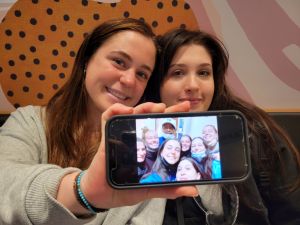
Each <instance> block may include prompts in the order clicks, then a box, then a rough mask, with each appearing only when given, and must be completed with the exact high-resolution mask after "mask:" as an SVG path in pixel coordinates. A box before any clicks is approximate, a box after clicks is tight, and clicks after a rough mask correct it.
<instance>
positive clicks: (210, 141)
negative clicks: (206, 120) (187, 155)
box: [202, 126, 218, 147]
mask: <svg viewBox="0 0 300 225" xmlns="http://www.w3.org/2000/svg"><path fill="white" fill-rule="evenodd" d="M202 136H203V139H204V141H205V143H206V145H207V146H209V147H214V146H215V145H216V144H217V142H218V133H217V132H216V130H215V129H214V128H213V127H212V126H205V127H204V128H203V131H202Z"/></svg>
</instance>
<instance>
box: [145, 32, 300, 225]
mask: <svg viewBox="0 0 300 225" xmlns="http://www.w3.org/2000/svg"><path fill="white" fill-rule="evenodd" d="M160 45H161V48H162V49H161V54H160V60H159V65H158V66H157V68H156V71H155V73H156V74H157V75H158V76H157V77H156V79H155V80H154V81H153V82H152V83H151V86H152V87H153V89H152V94H151V95H150V94H149V95H148V100H149V101H154V102H163V103H165V104H166V105H167V106H172V105H176V104H178V103H181V102H183V101H189V102H190V105H191V111H198V112H201V111H207V110H227V109H230V110H233V109H234V110H239V111H241V112H242V113H243V114H244V115H245V117H246V119H247V122H248V123H247V124H248V129H249V141H250V146H251V147H250V149H251V160H252V174H251V176H250V177H249V178H248V179H247V180H245V181H244V182H242V183H239V184H235V185H215V186H214V188H215V190H216V192H215V193H210V194H208V193H206V194H204V193H203V191H202V190H203V189H205V185H203V186H198V190H199V195H200V196H199V197H198V198H194V199H192V198H186V199H185V201H184V205H183V207H182V208H183V209H184V212H183V214H184V217H186V220H188V221H191V217H193V218H194V221H197V222H195V224H196V223H197V224H204V222H203V223H201V221H203V220H207V221H206V223H208V224H234V223H238V224H260V225H264V224H299V223H300V217H299V215H300V188H299V183H300V179H299V178H300V173H299V170H300V166H299V165H300V158H299V152H298V151H297V149H296V148H295V146H294V145H293V143H292V142H291V141H290V139H289V138H288V137H287V135H286V134H285V132H283V130H282V129H281V128H280V127H279V126H278V125H277V124H276V123H275V122H274V121H273V120H272V119H271V118H270V117H269V116H268V114H267V113H266V112H264V111H263V110H262V109H260V108H258V107H257V106H255V105H253V104H250V103H248V102H246V101H244V100H243V99H241V98H239V97H238V96H236V95H234V94H233V93H232V92H231V91H230V89H229V87H228V85H227V83H226V76H225V74H226V72H227V68H228V53H227V50H226V48H225V47H224V45H223V43H222V42H221V41H220V40H219V39H217V38H216V37H214V36H212V35H210V34H208V33H206V32H203V31H199V30H196V31H191V30H187V29H175V30H172V31H170V32H168V33H166V34H165V35H163V36H162V37H161V38H160ZM233 163H234V162H233ZM218 187H219V189H218ZM209 196H211V198H210V197H209ZM238 198H239V199H240V200H239V201H238ZM209 199H210V200H209ZM211 199H214V200H213V201H211ZM178 201H181V200H178ZM198 205H201V207H200V208H199V207H198ZM191 206H194V207H195V208H197V209H198V210H194V214H193V215H192V216H191V215H190V214H189V212H187V210H185V209H187V208H188V210H189V211H190V210H191ZM174 208H175V204H174V203H173V202H172V200H168V201H167V206H166V210H165V217H164V222H163V224H171V223H172V222H174V220H173V218H174V217H176V215H174V213H173V212H174ZM179 208H180V207H179ZM217 209H218V210H217ZM177 210H178V206H177ZM203 212H204V213H203ZM208 215H209V216H208ZM187 217H188V218H187ZM181 220H182V218H181ZM217 220H218V221H219V222H216V221H217ZM221 221H222V222H221ZM224 221H225V222H224Z"/></svg>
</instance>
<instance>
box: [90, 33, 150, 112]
mask: <svg viewBox="0 0 300 225" xmlns="http://www.w3.org/2000/svg"><path fill="white" fill-rule="evenodd" d="M155 55H156V48H155V45H154V43H153V41H152V40H151V39H150V38H148V37H145V36H143V35H142V34H140V33H138V32H135V31H121V32H119V33H117V34H115V35H113V36H112V37H110V38H109V39H108V40H106V41H105V42H104V43H103V45H101V46H100V48H99V49H98V50H97V51H96V52H95V54H94V55H93V56H92V58H91V59H90V61H89V62H88V64H87V67H86V79H85V85H86V89H87V92H88V95H89V101H88V110H89V113H94V114H98V115H99V113H102V112H103V111H105V110H106V109H107V108H108V107H109V106H111V105H112V104H114V103H122V104H124V105H127V106H134V105H135V104H136V103H137V102H138V101H139V99H140V98H141V96H142V95H143V92H144V90H145V88H146V85H147V82H148V80H149V78H150V76H151V73H152V70H153V67H154V63H155Z"/></svg>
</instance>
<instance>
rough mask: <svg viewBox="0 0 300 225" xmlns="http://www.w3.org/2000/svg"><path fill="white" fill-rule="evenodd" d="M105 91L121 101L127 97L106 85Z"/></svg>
mask: <svg viewBox="0 0 300 225" xmlns="http://www.w3.org/2000/svg"><path fill="white" fill-rule="evenodd" d="M106 91H107V92H108V93H109V94H111V95H113V96H114V97H115V98H117V99H119V100H121V101H125V100H128V99H129V97H128V96H126V95H124V94H123V93H121V92H120V91H117V90H114V89H111V88H108V87H106Z"/></svg>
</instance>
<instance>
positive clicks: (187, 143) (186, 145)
mask: <svg viewBox="0 0 300 225" xmlns="http://www.w3.org/2000/svg"><path fill="white" fill-rule="evenodd" d="M180 142H181V151H183V152H186V151H188V150H189V149H190V147H191V143H192V142H191V139H190V138H189V137H187V136H183V137H182V138H181V139H180Z"/></svg>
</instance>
